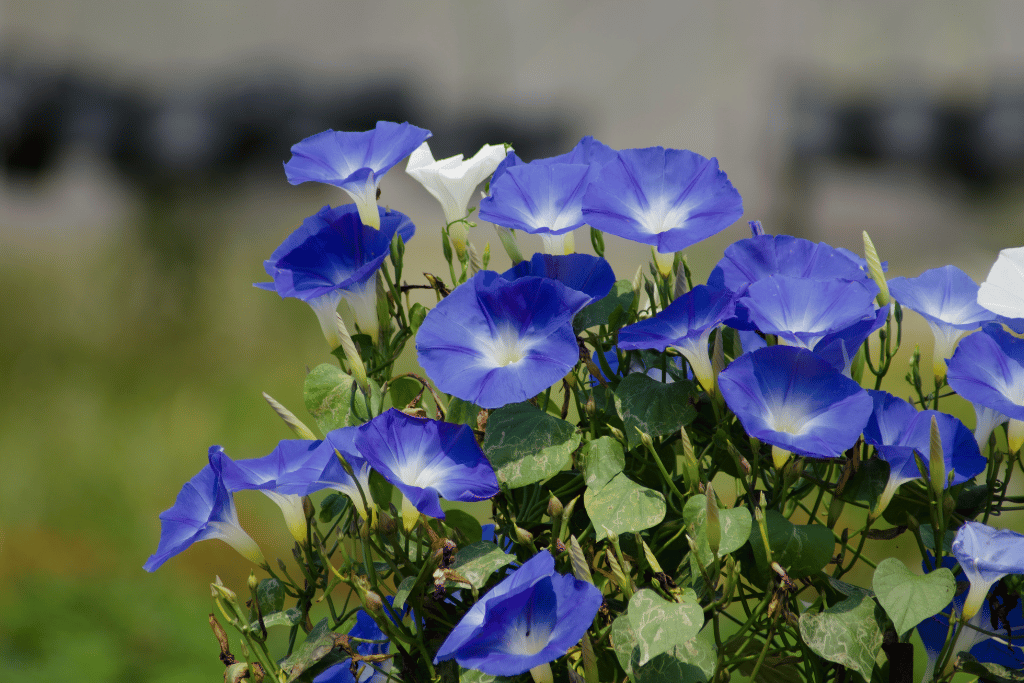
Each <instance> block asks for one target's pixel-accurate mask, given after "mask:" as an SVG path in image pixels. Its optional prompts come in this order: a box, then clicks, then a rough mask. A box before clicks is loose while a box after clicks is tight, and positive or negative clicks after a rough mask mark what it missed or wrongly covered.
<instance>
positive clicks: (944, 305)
mask: <svg viewBox="0 0 1024 683" xmlns="http://www.w3.org/2000/svg"><path fill="white" fill-rule="evenodd" d="M889 293H890V294H892V298H894V299H896V301H898V302H899V303H900V305H901V306H903V307H904V308H909V309H910V310H912V311H916V312H917V313H919V314H921V316H923V317H924V319H925V320H926V321H928V327H930V328H931V330H932V334H933V335H934V336H935V350H934V351H933V352H932V368H933V370H934V372H935V376H936V377H937V378H939V379H941V378H943V377H945V376H946V359H948V358H949V357H950V356H952V355H953V349H955V348H956V343H957V341H958V340H959V339H960V337H961V336H963V335H964V333H966V332H969V331H971V330H976V329H978V328H979V327H981V326H982V324H983V323H986V322H990V321H992V320H995V318H996V314H995V313H993V312H992V311H989V310H987V309H984V308H982V307H981V306H979V305H978V285H977V284H976V283H975V282H974V280H972V279H971V278H970V276H969V275H967V273H965V272H964V271H962V270H960V269H959V268H957V267H956V266H943V267H942V268H933V269H932V270H926V271H925V272H923V273H921V275H919V276H918V277H915V278H913V279H908V278H905V277H894V278H893V279H891V280H889Z"/></svg>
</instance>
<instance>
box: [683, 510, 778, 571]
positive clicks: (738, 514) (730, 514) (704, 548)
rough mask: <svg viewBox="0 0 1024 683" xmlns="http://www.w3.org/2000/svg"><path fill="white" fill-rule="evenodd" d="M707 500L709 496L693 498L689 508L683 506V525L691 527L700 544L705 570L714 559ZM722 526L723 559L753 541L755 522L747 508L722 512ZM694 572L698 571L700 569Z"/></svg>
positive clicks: (701, 558) (721, 550) (720, 519)
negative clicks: (708, 527)
mask: <svg viewBox="0 0 1024 683" xmlns="http://www.w3.org/2000/svg"><path fill="white" fill-rule="evenodd" d="M707 500H708V499H707V496H705V495H704V494H703V493H700V494H697V495H695V496H690V497H689V498H688V499H687V501H686V505H684V506H683V523H684V524H686V526H687V527H689V528H690V530H691V532H690V537H691V538H693V540H694V542H695V543H696V544H697V548H696V550H697V552H698V553H700V561H701V563H702V564H703V565H704V566H705V567H707V566H709V565H710V564H711V562H712V561H713V559H714V556H713V555H712V554H711V547H710V546H709V545H708V536H707V517H708V504H707ZM718 524H719V525H720V527H721V530H722V539H721V541H720V542H719V543H720V545H719V548H718V554H719V556H722V555H726V554H728V553H731V552H733V551H735V550H739V549H740V548H742V547H743V545H744V544H745V543H746V542H747V540H748V539H749V538H750V526H751V519H750V511H749V510H747V508H742V507H741V508H732V509H730V510H719V511H718ZM759 535H760V534H759ZM694 569H695V571H696V568H694Z"/></svg>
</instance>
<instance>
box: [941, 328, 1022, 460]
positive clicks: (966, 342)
mask: <svg viewBox="0 0 1024 683" xmlns="http://www.w3.org/2000/svg"><path fill="white" fill-rule="evenodd" d="M946 381H947V382H948V383H949V386H950V387H952V388H953V391H955V392H956V393H958V394H960V395H961V396H963V397H964V398H965V399H967V400H968V401H970V402H971V403H973V404H975V405H977V406H983V407H986V408H991V409H992V410H995V411H997V412H999V413H1002V414H1003V415H1006V416H1007V417H1009V418H1010V426H1009V432H1008V433H1009V442H1010V443H1009V446H1010V452H1015V451H1017V450H1018V449H1020V447H1021V445H1022V444H1024V422H1022V421H1024V339H1018V338H1017V337H1014V336H1013V335H1012V334H1010V333H1009V332H1006V331H1005V330H1004V329H1003V328H1002V327H1000V326H999V325H996V324H989V325H985V327H984V328H983V329H982V330H981V331H980V332H975V333H974V334H972V335H969V336H967V337H965V338H964V339H963V340H962V341H961V342H960V345H959V346H958V347H957V350H956V353H954V354H953V357H952V358H950V359H949V373H948V376H947V377H946ZM993 426H994V425H993Z"/></svg>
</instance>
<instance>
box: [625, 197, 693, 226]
mask: <svg viewBox="0 0 1024 683" xmlns="http://www.w3.org/2000/svg"><path fill="white" fill-rule="evenodd" d="M691 213H692V207H691V206H690V205H689V204H688V203H687V202H683V203H682V204H678V205H676V206H669V202H668V200H667V199H666V198H665V197H657V198H653V199H651V201H650V208H648V209H647V210H646V211H643V210H639V209H638V210H637V216H636V218H637V222H638V223H639V224H640V229H641V230H642V231H644V232H646V233H649V234H652V235H660V234H661V233H663V232H665V231H666V230H671V229H672V228H677V227H679V226H680V225H682V224H683V223H684V222H685V221H686V219H687V218H689V217H690V214H691Z"/></svg>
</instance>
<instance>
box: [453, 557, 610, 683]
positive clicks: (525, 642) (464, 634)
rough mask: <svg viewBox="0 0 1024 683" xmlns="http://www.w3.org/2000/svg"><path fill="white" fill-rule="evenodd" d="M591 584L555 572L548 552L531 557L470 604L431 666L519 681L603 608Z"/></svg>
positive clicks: (559, 652)
mask: <svg viewBox="0 0 1024 683" xmlns="http://www.w3.org/2000/svg"><path fill="white" fill-rule="evenodd" d="M601 602H602V596H601V591H600V590H599V589H598V588H597V587H596V586H594V585H593V584H590V583H587V582H585V581H579V580H577V579H576V578H575V577H573V576H569V575H563V574H559V573H557V572H556V571H555V560H554V558H553V557H552V556H551V553H549V552H548V551H546V550H542V551H541V552H539V553H537V554H536V555H534V556H533V557H532V558H530V560H528V561H527V562H526V563H524V564H523V566H521V567H520V568H519V569H517V570H516V571H515V572H514V573H512V575H511V576H509V577H508V578H507V579H505V580H504V581H502V582H501V583H499V584H498V585H497V586H495V587H494V588H492V589H491V590H490V591H489V592H488V593H487V594H486V595H484V596H483V597H482V598H481V599H480V601H479V602H477V603H476V604H475V605H473V606H472V607H471V608H470V610H469V612H467V613H466V616H464V617H463V618H462V621H460V622H459V623H458V624H456V625H455V628H453V629H452V632H451V633H450V634H449V635H448V638H447V639H446V640H445V641H444V643H443V644H442V645H441V649H440V650H438V652H437V656H436V657H435V658H434V663H435V664H436V663H438V662H439V661H443V660H447V659H453V658H454V659H455V661H456V662H458V663H459V665H460V666H462V667H464V668H467V669H475V670H477V671H482V672H483V673H486V674H490V675H492V676H517V675H519V674H521V673H525V672H527V671H529V670H531V669H533V668H534V667H538V666H542V665H544V664H547V663H549V662H551V661H553V660H555V659H558V658H559V657H561V656H563V655H564V654H565V653H566V652H567V651H568V650H569V648H571V647H573V646H574V645H576V644H577V643H578V642H579V641H580V639H581V638H582V637H583V634H584V633H586V631H587V628H589V627H590V624H591V622H592V621H593V620H594V617H595V616H596V615H597V610H598V609H599V608H600V607H601Z"/></svg>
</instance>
